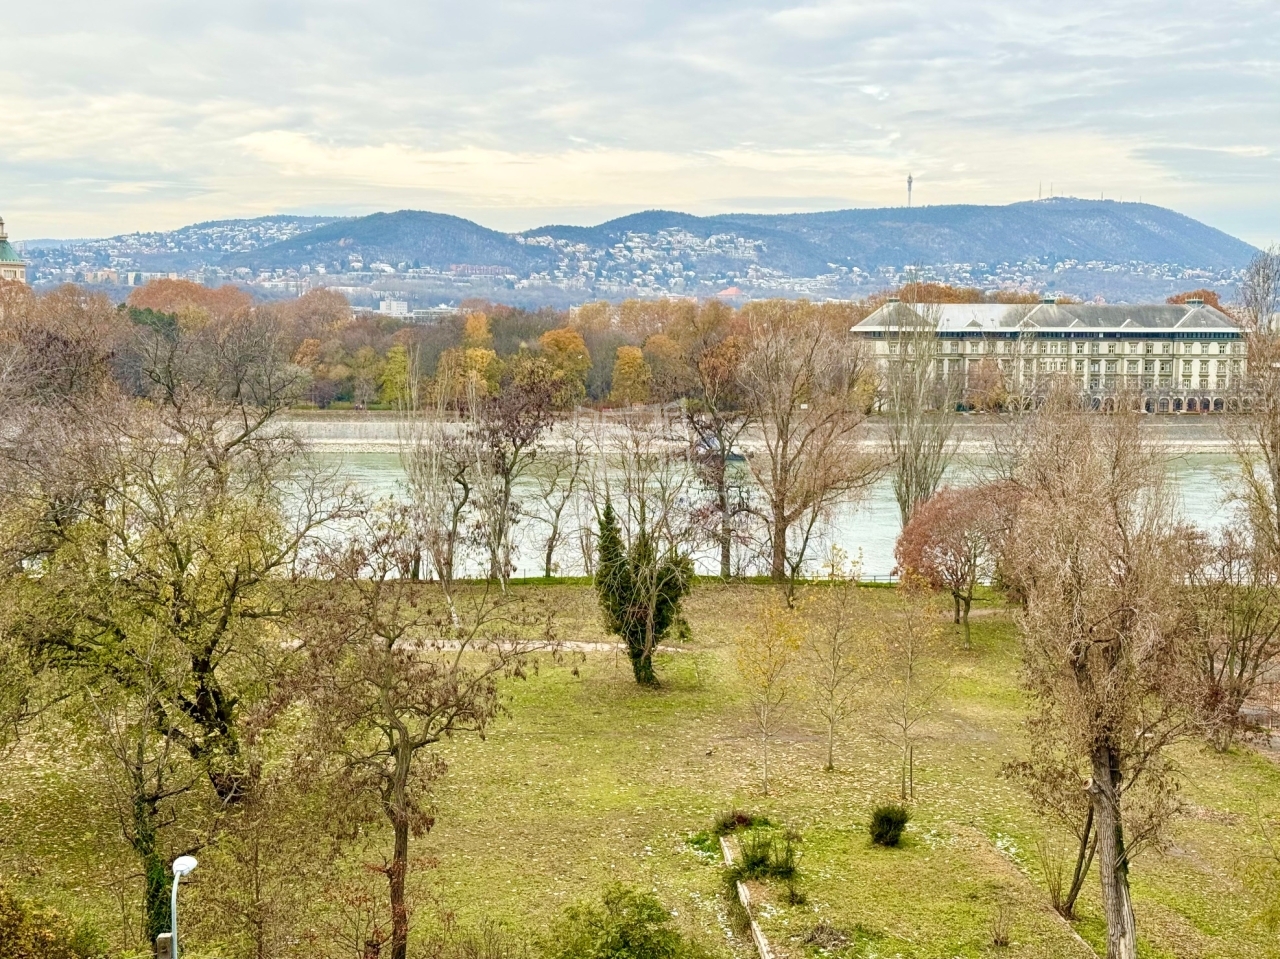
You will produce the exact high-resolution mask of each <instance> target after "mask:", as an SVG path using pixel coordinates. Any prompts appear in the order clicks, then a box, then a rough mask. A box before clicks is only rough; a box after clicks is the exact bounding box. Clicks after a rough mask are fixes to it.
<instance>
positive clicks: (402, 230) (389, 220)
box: [222, 210, 551, 274]
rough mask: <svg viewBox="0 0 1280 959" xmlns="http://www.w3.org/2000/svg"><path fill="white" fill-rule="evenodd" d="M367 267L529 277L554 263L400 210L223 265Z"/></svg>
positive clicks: (472, 229) (540, 250) (515, 243)
mask: <svg viewBox="0 0 1280 959" xmlns="http://www.w3.org/2000/svg"><path fill="white" fill-rule="evenodd" d="M353 254H354V255H355V256H356V257H358V258H359V259H360V260H361V261H362V263H363V264H364V265H365V266H368V265H369V264H370V263H374V262H382V263H387V264H390V265H393V266H394V265H397V264H401V263H405V264H409V265H410V266H416V267H427V268H431V269H437V270H447V269H449V268H450V267H452V266H454V265H455V264H467V265H472V266H503V267H508V268H510V269H511V270H512V271H513V272H517V273H520V274H524V273H527V272H529V271H530V270H531V269H535V268H543V267H545V266H547V264H548V263H549V262H550V259H551V258H550V256H549V251H548V250H547V249H546V248H545V247H540V246H536V245H534V246H530V245H528V244H525V243H522V242H521V241H520V240H518V239H516V238H515V237H514V236H512V235H510V234H508V233H499V232H498V231H496V230H489V229H486V228H485V227H482V226H480V225H479V224H478V223H473V222H472V221H470V220H464V219H462V218H461V217H456V216H449V215H447V214H443V213H425V212H421V211H418V210H399V211H397V212H395V213H374V214H372V215H370V216H364V217H358V218H356V219H351V220H341V221H339V222H336V223H330V224H328V225H327V226H322V227H320V228H319V229H316V230H311V231H310V232H308V233H303V234H300V235H298V236H295V237H290V238H289V239H287V240H282V241H280V242H278V243H273V244H271V245H269V246H265V247H263V248H261V249H259V250H253V251H247V252H245V253H240V254H235V255H232V256H228V257H226V258H224V259H223V261H222V265H223V266H228V267H232V268H234V267H238V266H249V267H253V268H255V269H275V268H281V267H291V266H301V265H303V264H308V263H332V264H342V265H345V264H346V263H348V262H349V261H350V259H351V257H352V255H353Z"/></svg>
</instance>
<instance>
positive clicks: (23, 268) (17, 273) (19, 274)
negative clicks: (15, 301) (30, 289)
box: [0, 219, 27, 283]
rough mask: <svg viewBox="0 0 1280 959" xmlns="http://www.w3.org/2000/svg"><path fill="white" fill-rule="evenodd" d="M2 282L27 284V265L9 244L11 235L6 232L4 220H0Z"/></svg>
mask: <svg viewBox="0 0 1280 959" xmlns="http://www.w3.org/2000/svg"><path fill="white" fill-rule="evenodd" d="M0 280H17V281H18V282H19V283H26V282H27V264H26V263H24V262H23V261H22V257H20V256H18V251H17V250H15V249H14V248H13V246H12V245H11V244H10V243H9V234H7V233H5V231H4V220H3V219H0Z"/></svg>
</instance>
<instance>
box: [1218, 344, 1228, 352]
mask: <svg viewBox="0 0 1280 959" xmlns="http://www.w3.org/2000/svg"><path fill="white" fill-rule="evenodd" d="M1218 352H1219V353H1225V352H1227V344H1226V343H1219V344H1218Z"/></svg>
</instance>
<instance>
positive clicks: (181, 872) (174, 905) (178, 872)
mask: <svg viewBox="0 0 1280 959" xmlns="http://www.w3.org/2000/svg"><path fill="white" fill-rule="evenodd" d="M197 865H199V863H197V862H196V857H195V856H179V857H178V858H177V859H175V860H174V861H173V893H172V895H171V897H170V899H169V924H170V925H169V930H170V932H171V933H172V934H173V959H178V880H179V879H181V878H182V877H183V876H185V875H188V874H189V873H190V872H191V870H193V869H195V868H196V866H197Z"/></svg>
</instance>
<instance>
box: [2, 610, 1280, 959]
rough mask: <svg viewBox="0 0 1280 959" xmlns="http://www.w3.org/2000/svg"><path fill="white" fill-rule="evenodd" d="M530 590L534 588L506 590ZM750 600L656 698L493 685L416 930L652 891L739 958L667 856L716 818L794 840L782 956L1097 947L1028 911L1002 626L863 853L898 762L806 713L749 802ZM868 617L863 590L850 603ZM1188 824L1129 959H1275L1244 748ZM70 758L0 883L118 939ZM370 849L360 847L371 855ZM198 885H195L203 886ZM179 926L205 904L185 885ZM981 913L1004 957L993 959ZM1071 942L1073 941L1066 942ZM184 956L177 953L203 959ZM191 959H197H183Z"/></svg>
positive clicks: (1199, 772) (687, 853) (453, 775)
mask: <svg viewBox="0 0 1280 959" xmlns="http://www.w3.org/2000/svg"><path fill="white" fill-rule="evenodd" d="M523 588H528V589H533V588H535V587H532V586H530V587H523ZM764 588H765V587H761V586H754V585H744V586H720V585H702V586H700V587H699V588H698V589H697V590H696V591H695V593H694V594H693V596H692V598H691V600H690V603H689V607H688V615H689V619H690V623H691V625H692V632H693V637H692V640H691V641H690V642H689V644H688V645H687V647H685V648H683V649H680V650H677V651H672V652H670V653H665V654H663V655H662V656H661V657H660V659H659V665H658V669H659V675H660V677H661V679H662V681H663V687H662V688H661V689H660V690H656V691H652V690H643V689H639V688H637V687H636V686H635V684H634V682H633V681H632V679H631V672H630V668H629V665H628V664H627V662H626V660H625V658H624V657H616V656H614V655H612V654H610V653H602V652H593V653H587V654H585V655H575V656H572V657H569V658H568V659H566V661H565V662H563V663H561V664H559V665H554V664H545V665H544V666H543V667H542V668H541V669H540V670H539V671H538V672H537V673H536V674H535V675H533V676H532V677H531V678H529V679H528V680H526V681H522V682H513V683H512V684H511V686H510V689H509V693H510V699H509V705H510V710H511V714H510V716H509V717H508V718H506V719H504V720H503V721H501V722H500V723H499V724H498V726H497V727H496V728H495V729H494V731H493V732H492V734H491V735H490V736H489V737H488V738H487V739H486V740H484V741H480V740H477V739H464V740H458V741H455V742H452V743H449V744H448V745H447V746H446V747H445V749H444V753H445V755H446V758H447V760H448V762H449V766H450V769H449V772H448V775H447V776H446V777H445V778H444V779H443V780H441V782H440V783H439V785H438V788H437V791H436V797H437V806H438V818H437V824H436V826H435V828H434V829H433V830H432V831H431V832H430V833H429V834H428V836H427V837H426V838H424V839H422V840H421V841H419V842H418V843H417V845H416V848H415V852H416V853H417V854H418V855H420V856H421V862H422V867H421V868H419V869H418V870H417V871H416V872H415V873H414V874H413V877H412V880H411V884H412V888H413V891H414V894H415V899H416V900H417V901H418V902H419V903H420V904H421V907H420V911H419V919H420V921H421V923H422V924H423V926H424V927H425V925H427V924H429V923H430V922H431V921H432V920H431V917H432V916H434V915H436V914H438V913H439V912H440V911H441V910H446V911H449V912H452V913H456V915H457V917H458V919H459V921H460V922H461V923H463V924H474V923H479V922H480V921H482V920H486V919H489V920H495V921H497V922H499V923H501V924H503V925H505V926H506V927H508V928H509V929H511V930H513V931H516V932H519V933H522V934H529V935H534V934H537V933H538V932H539V931H541V930H544V929H545V928H546V926H547V924H548V923H549V922H550V921H551V920H552V919H553V918H554V917H555V916H556V915H558V914H559V913H560V912H561V911H562V910H563V908H564V907H565V906H566V905H567V904H569V903H571V902H573V901H575V900H578V899H582V898H584V897H588V896H592V895H594V894H595V893H597V892H598V890H599V888H600V887H601V885H602V884H603V883H605V882H607V881H609V880H612V879H619V880H622V881H625V882H627V883H631V884H634V885H637V886H640V887H643V888H648V889H652V890H654V891H656V893H657V894H658V895H659V896H660V898H661V899H662V900H663V902H664V903H665V904H666V905H667V906H668V907H670V908H671V909H673V910H674V911H675V912H676V914H677V920H678V922H679V923H680V924H681V925H682V926H684V927H685V928H686V929H688V930H689V931H690V932H692V933H695V934H696V935H698V936H699V937H700V938H702V939H703V941H704V942H706V943H707V944H708V945H709V946H710V947H712V948H713V949H714V950H715V951H717V952H719V953H721V954H723V955H726V956H728V955H729V954H731V953H732V954H737V955H746V954H747V945H746V943H745V942H744V941H743V940H742V939H741V938H740V937H739V938H734V937H731V936H730V935H728V920H727V915H726V902H725V900H724V898H723V896H722V895H721V870H720V867H719V862H718V860H717V859H716V858H714V857H711V856H709V855H707V854H706V853H704V852H701V851H699V850H698V849H696V848H694V847H693V846H691V845H690V844H689V842H688V840H689V838H690V837H691V836H692V835H693V834H695V833H697V832H699V831H700V830H703V829H705V828H706V827H707V826H708V825H709V824H710V822H711V820H712V819H713V818H714V816H715V815H716V814H717V813H719V812H721V811H723V810H725V809H728V808H730V807H734V806H737V807H741V808H744V809H749V810H753V811H757V812H760V813H763V814H766V815H767V816H768V817H769V818H770V819H771V820H772V821H773V822H774V823H778V824H781V825H784V826H786V827H790V828H794V829H796V830H799V832H800V833H801V834H802V836H803V843H802V850H803V858H802V862H801V870H802V879H801V882H800V888H801V890H802V891H803V893H804V894H805V896H806V900H807V901H806V902H805V903H803V904H801V905H795V906H790V905H786V904H785V903H784V901H783V898H782V896H781V895H780V894H779V893H780V890H778V889H770V888H768V887H763V886H757V887H756V888H755V890H754V892H755V893H756V894H757V895H758V896H761V897H763V900H762V901H763V908H762V909H761V912H760V919H761V924H762V926H763V928H764V930H765V932H766V934H767V935H768V937H769V938H770V940H771V942H772V943H773V944H774V946H775V948H776V950H777V951H778V952H779V954H780V955H782V956H793V957H800V956H806V955H813V954H814V952H813V947H810V946H806V945H805V944H804V943H803V942H802V939H803V937H804V936H805V934H806V933H807V932H808V931H809V930H810V929H812V927H813V926H814V925H815V924H817V923H819V922H824V923H827V924H829V925H831V926H835V927H839V928H842V929H844V930H847V931H849V932H850V933H854V935H853V942H852V944H851V945H849V946H848V947H846V948H845V949H844V950H843V951H842V953H841V954H842V955H845V956H849V957H854V956H862V957H873V956H876V957H892V956H903V957H921V959H924V957H937V959H950V957H955V956H964V957H972V956H985V955H1003V956H1019V957H1023V956H1025V957H1059V956H1076V955H1078V956H1088V955H1089V954H1090V950H1089V948H1088V946H1087V945H1086V943H1092V944H1093V945H1094V946H1095V947H1098V946H1099V944H1100V943H1101V941H1102V934H1103V928H1102V923H1101V920H1100V910H1099V907H1098V902H1097V878H1096V874H1094V875H1092V876H1091V877H1090V880H1089V883H1088V885H1087V887H1086V893H1085V896H1084V901H1083V904H1082V910H1081V911H1082V918H1081V920H1080V921H1079V922H1078V923H1076V924H1075V929H1074V931H1073V930H1072V928H1070V927H1069V926H1068V925H1067V924H1066V923H1065V922H1063V921H1062V920H1061V919H1059V918H1058V917H1057V916H1056V914H1054V913H1053V912H1052V910H1051V909H1050V908H1049V907H1048V905H1047V899H1046V895H1045V892H1044V883H1043V881H1042V877H1041V876H1040V874H1039V871H1038V865H1037V860H1036V856H1035V854H1034V850H1035V848H1036V841H1037V839H1038V838H1040V837H1041V836H1042V835H1044V834H1045V830H1046V828H1047V827H1046V825H1045V824H1044V823H1043V822H1042V821H1041V820H1040V819H1038V818H1037V816H1036V815H1035V814H1034V813H1033V811H1032V810H1031V808H1030V807H1029V805H1028V803H1027V802H1026V800H1025V798H1024V796H1023V795H1022V793H1021V792H1020V790H1019V789H1018V787H1017V786H1016V785H1015V784H1013V783H1010V782H1008V781H1007V780H1005V779H1004V778H1002V776H1001V775H1000V769H1001V766H1002V765H1003V764H1004V763H1005V762H1007V761H1009V760H1010V759H1013V758H1016V757H1017V756H1018V755H1019V750H1020V749H1021V747H1022V743H1021V737H1020V729H1019V723H1020V720H1021V716H1022V711H1023V704H1022V698H1021V694H1020V692H1019V689H1018V685H1017V682H1018V650H1017V639H1016V636H1015V632H1014V627H1013V625H1012V622H1011V619H1010V617H1009V615H1008V614H1007V613H1006V612H1005V611H1003V610H1000V609H990V608H980V610H979V614H978V615H977V616H976V617H975V620H974V630H973V635H974V645H975V648H974V649H973V650H972V651H968V652H966V651H963V650H961V649H960V648H959V646H958V640H957V646H956V649H955V652H954V656H953V661H952V667H951V668H952V681H951V683H950V686H949V688H948V693H947V698H946V701H945V705H944V708H943V709H942V710H941V712H940V713H939V715H938V717H937V719H936V720H935V721H934V722H933V723H932V724H931V726H930V739H929V741H928V742H927V743H925V744H924V746H923V747H921V748H920V749H919V750H918V753H917V769H916V789H917V799H916V802H915V804H914V808H913V816H914V818H913V821H912V823H911V825H910V827H909V829H908V832H907V839H906V842H905V843H904V845H903V847H902V848H899V849H896V850H885V849H880V848H876V847H873V846H871V845H870V844H869V842H868V840H867V834H866V821H867V818H868V814H869V811H870V809H871V807H872V806H873V805H875V804H877V803H878V802H882V801H885V800H888V799H892V798H894V796H895V795H896V789H897V780H896V776H897V765H896V764H897V757H896V755H895V754H894V752H893V750H892V748H891V747H888V746H886V745H884V744H882V743H881V742H880V741H878V740H877V739H876V737H875V735H874V733H875V732H876V730H875V729H872V728H869V727H868V726H867V725H866V724H865V722H864V723H858V722H855V723H853V724H852V727H851V728H850V730H849V731H848V733H847V734H846V736H845V739H844V741H843V742H842V743H841V744H840V747H839V749H838V752H837V762H836V765H837V769H836V771H835V772H833V773H825V772H823V771H822V762H823V749H824V743H823V742H822V740H821V737H820V736H818V735H817V734H816V733H815V731H814V724H813V723H812V722H810V721H809V719H808V717H806V716H805V714H804V713H803V711H798V712H796V713H795V714H794V715H793V717H792V724H791V726H790V728H788V729H787V730H786V732H785V733H784V735H783V736H782V737H781V738H780V740H779V741H778V742H777V743H776V745H775V751H774V759H773V762H772V763H771V767H772V774H773V781H772V789H771V795H770V796H769V797H767V798H765V797H763V796H761V795H760V789H759V781H760V768H759V760H758V748H757V743H756V741H755V740H753V738H752V736H751V729H750V726H749V722H748V717H747V714H746V707H745V701H744V698H743V693H742V690H741V688H740V686H739V684H738V682H737V678H736V674H735V671H734V668H733V655H732V636H733V631H734V630H735V629H738V628H740V627H741V626H742V625H743V624H745V623H748V622H749V621H750V620H751V618H752V616H753V610H754V608H755V607H756V604H757V603H758V601H759V595H760V592H761V590H762V589H764ZM544 589H546V590H547V592H548V594H549V598H550V600H551V601H552V603H553V605H555V606H556V608H558V609H559V610H561V611H562V615H561V633H562V636H563V638H565V639H569V640H604V639H605V638H606V637H604V636H603V635H602V634H601V631H600V628H599V626H598V624H597V620H596V613H595V607H594V603H593V598H592V596H591V593H590V591H589V589H588V588H586V587H582V586H562V587H545V588H544ZM868 596H869V601H870V602H871V603H872V604H873V605H874V604H875V603H876V602H878V601H879V600H878V598H877V597H880V596H885V597H886V598H887V595H886V594H885V592H884V591H878V590H869V591H868ZM1176 758H1177V762H1178V764H1179V766H1180V768H1181V771H1182V774H1183V782H1184V786H1183V798H1184V800H1185V803H1186V813H1185V815H1183V816H1182V817H1181V818H1180V819H1179V820H1178V822H1177V823H1176V824H1175V825H1174V826H1173V828H1172V829H1171V830H1170V833H1169V837H1168V843H1167V846H1166V848H1164V849H1163V850H1160V851H1152V852H1147V853H1145V854H1144V855H1142V856H1141V858H1139V860H1138V861H1137V862H1136V863H1135V865H1134V869H1133V876H1132V879H1133V886H1134V896H1135V901H1136V908H1137V914H1138V925H1139V930H1140V936H1141V939H1142V951H1143V955H1145V956H1151V957H1165V956H1178V957H1184V956H1185V957H1193V956H1194V957H1217V956H1221V957H1246V956H1248V957H1254V956H1280V944H1278V943H1277V940H1276V938H1275V936H1274V935H1273V934H1271V933H1268V932H1267V931H1266V930H1265V929H1264V928H1263V927H1262V926H1261V925H1260V924H1259V923H1257V922H1256V921H1255V916H1256V915H1257V914H1258V912H1259V911H1260V910H1261V909H1262V908H1263V906H1264V903H1262V902H1261V901H1259V900H1258V899H1257V898H1255V897H1254V896H1253V895H1251V893H1250V891H1249V889H1248V888H1246V886H1245V885H1244V884H1243V882H1242V872H1243V869H1244V868H1245V867H1246V866H1247V864H1248V863H1249V862H1250V861H1251V859H1252V857H1255V856H1257V855H1258V854H1259V852H1260V850H1261V848H1262V840H1261V829H1260V817H1261V816H1263V815H1267V814H1275V812H1276V811H1277V810H1278V809H1280V770H1278V769H1277V767H1276V766H1275V764H1274V763H1273V762H1272V761H1271V759H1269V758H1267V757H1265V756H1262V755H1259V754H1258V753H1256V752H1254V751H1252V750H1249V749H1241V750H1237V751H1235V752H1233V753H1231V754H1228V755H1217V754H1214V753H1212V752H1211V751H1208V750H1206V749H1204V748H1202V747H1200V746H1199V745H1197V744H1194V743H1187V744H1184V745H1182V746H1180V747H1178V749H1177V750H1176ZM83 763H84V760H83V757H79V756H77V754H76V753H75V751H74V750H71V749H68V750H66V752H65V754H64V756H63V757H62V761H61V762H59V763H57V764H54V763H52V762H51V761H49V760H48V759H46V760H43V761H42V762H41V763H37V762H36V761H35V760H34V759H33V758H32V756H31V754H30V753H29V754H27V755H26V756H25V758H24V757H23V756H19V757H15V758H14V759H11V760H9V761H8V763H7V767H6V775H5V777H4V782H3V784H2V785H0V836H2V837H3V841H2V842H0V874H3V875H7V876H10V877H13V878H14V880H15V881H16V882H17V883H18V884H19V885H20V886H21V887H22V888H24V889H29V890H33V891H39V892H41V893H43V894H46V895H49V896H50V897H51V898H52V899H53V901H55V903H57V904H59V905H62V906H64V907H66V908H72V909H75V910H77V911H79V912H82V913H84V912H88V913H89V914H91V915H94V916H95V917H97V919H98V921H99V922H100V923H102V924H103V925H104V927H108V926H109V925H110V924H111V923H112V922H114V923H115V925H116V926H117V927H118V926H119V915H120V906H119V901H118V899H117V894H116V892H115V891H114V890H116V889H119V890H121V891H123V893H124V894H126V895H132V894H133V887H132V886H131V885H129V879H128V876H129V874H130V870H131V868H132V867H131V864H130V863H129V861H128V858H127V856H126V855H125V850H124V849H123V847H122V845H121V843H120V841H119V840H118V838H117V836H118V833H119V828H118V824H117V823H116V821H115V820H114V818H113V817H112V814H110V813H109V812H104V811H103V810H104V809H105V808H107V804H105V803H102V802H100V801H98V799H97V797H95V793H94V790H95V788H97V787H95V786H94V783H93V781H92V780H91V779H89V778H87V777H84V776H82V775H78V773H77V769H79V768H81V767H82V766H83ZM375 839H376V837H375ZM199 878H200V879H201V881H202V882H203V883H206V884H208V883H216V882H217V877H216V876H215V875H212V874H210V873H207V872H206V873H205V874H204V875H203V876H201V877H199ZM191 895H192V899H191V903H192V906H191V908H192V909H198V906H199V897H200V895H201V892H200V890H199V887H198V884H196V883H195V882H193V884H192V893H191ZM1001 910H1003V911H1004V912H1005V913H1006V914H1007V915H1008V916H1009V918H1010V924H1011V933H1012V945H1010V946H1009V947H1008V948H996V947H994V946H992V945H991V933H992V923H993V920H994V917H995V916H996V914H997V913H998V912H999V911H1001ZM1077 934H1078V936H1079V937H1082V938H1083V940H1084V942H1082V941H1081V939H1080V938H1077ZM198 946H199V944H198V943H196V942H193V943H192V947H191V948H190V950H189V951H184V955H187V956H190V957H191V959H196V957H197V956H198V955H200V954H202V953H201V952H200V950H199V948H198ZM203 954H204V955H209V954H211V953H209V952H207V951H206V952H204V953H203Z"/></svg>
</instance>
